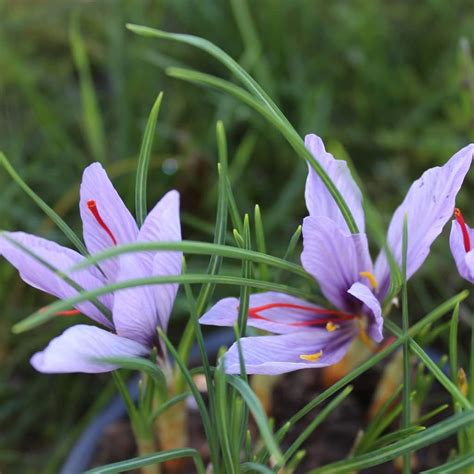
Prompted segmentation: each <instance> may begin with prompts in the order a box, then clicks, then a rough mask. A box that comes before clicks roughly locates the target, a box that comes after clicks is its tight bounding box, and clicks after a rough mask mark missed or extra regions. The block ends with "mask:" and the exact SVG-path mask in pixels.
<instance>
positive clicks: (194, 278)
mask: <svg viewBox="0 0 474 474" xmlns="http://www.w3.org/2000/svg"><path fill="white" fill-rule="evenodd" d="M166 283H178V284H185V283H189V284H192V283H200V284H206V283H207V284H212V285H214V284H219V285H231V286H242V285H243V286H248V287H250V288H255V289H259V290H267V291H276V292H281V293H286V294H289V295H293V296H297V297H299V298H303V299H306V300H308V301H314V302H316V303H317V302H318V300H317V298H315V297H314V295H313V294H312V293H307V292H305V291H302V290H300V289H299V288H294V287H291V286H288V285H282V284H279V283H271V282H266V281H260V280H248V279H245V278H242V277H237V276H225V275H203V274H187V275H168V276H157V277H148V278H137V279H134V280H125V281H121V282H117V283H112V284H110V285H104V286H102V287H100V288H95V289H93V290H90V291H84V292H82V293H80V294H78V295H76V296H73V297H71V298H68V299H64V300H58V301H56V302H54V303H52V304H50V305H49V306H46V307H45V308H42V309H41V311H36V312H35V313H33V314H32V315H31V316H28V317H27V318H25V319H24V320H23V321H20V322H19V323H17V324H15V325H14V326H13V328H12V331H13V332H14V333H20V332H23V331H27V330H29V329H32V328H34V327H37V326H39V325H41V324H43V323H45V322H46V321H49V320H50V319H51V318H53V316H54V315H55V313H57V312H58V311H62V310H64V309H68V308H71V307H74V306H75V305H77V304H78V303H81V302H82V301H91V300H92V299H93V298H98V297H99V296H102V295H105V294H107V293H113V292H114V291H118V290H123V289H125V288H135V287H137V286H150V285H162V284H166Z"/></svg>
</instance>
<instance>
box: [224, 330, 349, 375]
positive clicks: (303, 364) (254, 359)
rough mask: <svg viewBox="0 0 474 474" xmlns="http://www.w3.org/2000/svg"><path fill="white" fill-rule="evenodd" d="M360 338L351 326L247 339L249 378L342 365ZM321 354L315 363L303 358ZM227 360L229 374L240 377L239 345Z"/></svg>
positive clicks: (244, 349) (243, 343)
mask: <svg viewBox="0 0 474 474" xmlns="http://www.w3.org/2000/svg"><path fill="white" fill-rule="evenodd" d="M356 335H357V329H356V326H355V324H353V323H352V322H351V323H347V324H345V325H344V327H343V326H341V328H340V329H338V330H336V331H334V332H331V333H329V332H328V331H326V330H325V329H319V330H318V329H313V330H311V331H305V332H296V333H292V334H283V335H279V336H255V337H243V338H241V339H240V344H241V348H242V354H243V357H244V361H245V369H246V371H247V373H248V374H265V375H278V374H284V373H285V372H291V371H293V370H298V369H308V368H318V367H325V366H328V365H332V364H335V363H337V362H339V361H340V360H341V359H342V357H343V356H344V354H345V353H346V352H347V350H348V348H349V345H350V343H351V341H352V339H353V337H355V336H356ZM320 351H322V353H321V356H320V357H319V359H317V360H315V361H314V362H311V361H308V360H303V359H302V358H301V357H300V356H301V355H310V354H316V353H319V352H320ZM224 357H225V359H224V365H225V370H226V372H227V373H230V374H238V373H240V362H239V350H238V346H237V343H234V344H233V345H232V347H231V348H230V349H229V350H228V352H226V354H225V355H224Z"/></svg>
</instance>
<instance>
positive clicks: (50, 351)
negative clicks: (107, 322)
mask: <svg viewBox="0 0 474 474" xmlns="http://www.w3.org/2000/svg"><path fill="white" fill-rule="evenodd" d="M148 352H149V349H148V348H147V347H145V346H143V345H142V344H139V343H138V342H135V341H132V340H130V339H127V338H125V337H120V336H117V335H115V334H112V333H110V332H108V331H105V330H104V329H100V328H97V327H94V326H86V325H83V324H80V325H77V326H72V327H70V328H69V329H66V331H64V332H63V333H62V334H61V335H60V336H58V337H55V338H54V339H52V340H51V342H50V343H49V344H48V346H47V347H46V348H45V349H44V350H43V351H41V352H37V353H36V354H34V355H33V357H32V358H31V361H30V362H31V365H32V366H33V367H34V368H35V369H36V370H37V371H38V372H43V373H52V374H55V373H70V372H83V373H90V374H95V373H100V372H110V371H111V370H114V369H116V368H117V366H116V365H113V364H110V363H106V362H101V361H100V360H98V359H101V358H108V357H141V356H145V355H146V354H148Z"/></svg>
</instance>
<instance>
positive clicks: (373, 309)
mask: <svg viewBox="0 0 474 474" xmlns="http://www.w3.org/2000/svg"><path fill="white" fill-rule="evenodd" d="M348 293H350V294H351V295H352V296H354V297H355V298H357V299H358V300H360V301H361V302H362V303H364V305H365V311H364V312H365V313H366V315H367V318H368V327H367V332H368V333H369V336H370V337H371V338H372V339H373V340H374V341H375V342H380V341H382V340H383V332H382V331H383V317H382V308H381V306H380V302H379V300H378V299H377V298H376V297H375V296H374V294H373V293H372V291H371V290H370V289H369V288H367V286H365V285H363V284H362V283H354V284H353V285H352V286H351V287H350V288H349V290H348Z"/></svg>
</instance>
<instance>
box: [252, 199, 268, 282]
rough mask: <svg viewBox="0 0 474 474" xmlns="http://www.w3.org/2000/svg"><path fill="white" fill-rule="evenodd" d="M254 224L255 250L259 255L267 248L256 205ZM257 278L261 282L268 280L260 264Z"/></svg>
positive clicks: (259, 213)
mask: <svg viewBox="0 0 474 474" xmlns="http://www.w3.org/2000/svg"><path fill="white" fill-rule="evenodd" d="M254 222H255V241H256V244H257V250H258V251H259V252H261V253H267V246H266V243H265V231H264V229H263V221H262V213H261V212H260V206H259V205H258V204H255V210H254ZM259 276H260V278H261V279H262V280H268V269H267V266H266V265H265V264H264V263H261V264H260V275H259Z"/></svg>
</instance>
